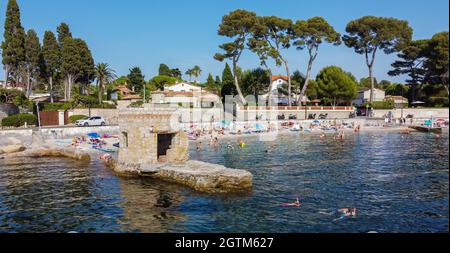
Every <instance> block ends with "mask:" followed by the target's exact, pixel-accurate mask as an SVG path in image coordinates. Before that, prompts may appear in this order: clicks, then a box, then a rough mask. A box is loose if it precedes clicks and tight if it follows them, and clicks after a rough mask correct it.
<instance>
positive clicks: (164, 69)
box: [158, 63, 172, 76]
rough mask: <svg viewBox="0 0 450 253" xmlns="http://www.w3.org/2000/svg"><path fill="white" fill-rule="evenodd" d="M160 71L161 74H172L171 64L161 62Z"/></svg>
mask: <svg viewBox="0 0 450 253" xmlns="http://www.w3.org/2000/svg"><path fill="white" fill-rule="evenodd" d="M158 73H159V75H160V76H171V75H172V71H171V69H170V68H169V66H167V65H166V64H164V63H161V64H160V65H159V70H158Z"/></svg>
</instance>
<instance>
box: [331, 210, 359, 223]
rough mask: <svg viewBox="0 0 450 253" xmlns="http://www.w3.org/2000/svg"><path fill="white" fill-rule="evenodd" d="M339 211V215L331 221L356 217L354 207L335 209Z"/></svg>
mask: <svg viewBox="0 0 450 253" xmlns="http://www.w3.org/2000/svg"><path fill="white" fill-rule="evenodd" d="M337 211H338V212H339V213H341V214H342V215H341V217H339V218H337V219H334V220H333V221H338V220H342V219H345V218H350V217H351V218H355V217H356V208H341V209H338V210H337Z"/></svg>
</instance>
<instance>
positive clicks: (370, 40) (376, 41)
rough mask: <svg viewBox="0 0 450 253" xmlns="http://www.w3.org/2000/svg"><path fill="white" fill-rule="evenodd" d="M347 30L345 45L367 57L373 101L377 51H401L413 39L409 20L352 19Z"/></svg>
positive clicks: (370, 17) (372, 17)
mask: <svg viewBox="0 0 450 253" xmlns="http://www.w3.org/2000/svg"><path fill="white" fill-rule="evenodd" d="M345 30H346V32H347V34H346V35H344V36H343V38H342V39H343V40H344V43H345V45H346V46H347V47H350V48H353V49H354V50H355V52H356V53H358V54H362V55H364V56H365V58H366V64H367V67H368V68H369V77H370V78H371V80H372V83H371V92H370V93H371V95H370V100H369V102H370V103H372V101H373V98H374V93H373V89H374V88H375V84H374V82H373V66H374V63H375V57H376V53H377V51H378V50H383V52H384V53H386V54H391V53H394V52H398V51H400V50H401V49H402V48H404V47H405V46H406V45H408V43H409V42H410V41H411V38H412V33H413V31H412V29H411V27H409V24H408V22H407V21H404V20H398V19H395V18H385V17H374V16H365V17H361V18H359V19H356V20H353V21H350V22H349V23H348V25H347V27H346V29H345Z"/></svg>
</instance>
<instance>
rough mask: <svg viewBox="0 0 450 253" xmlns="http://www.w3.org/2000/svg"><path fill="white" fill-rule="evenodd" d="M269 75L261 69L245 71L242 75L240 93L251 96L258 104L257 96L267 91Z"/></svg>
mask: <svg viewBox="0 0 450 253" xmlns="http://www.w3.org/2000/svg"><path fill="white" fill-rule="evenodd" d="M269 83H270V73H269V72H268V71H267V70H265V69H262V68H257V69H253V70H247V71H244V72H243V73H242V91H243V92H244V94H245V95H246V96H247V95H253V96H255V98H256V101H255V102H258V96H259V95H263V94H266V93H267V92H268V89H269Z"/></svg>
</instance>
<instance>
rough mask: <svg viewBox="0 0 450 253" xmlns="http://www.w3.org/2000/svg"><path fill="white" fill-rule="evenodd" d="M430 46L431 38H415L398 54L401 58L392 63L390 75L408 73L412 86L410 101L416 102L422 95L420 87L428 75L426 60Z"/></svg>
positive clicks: (409, 83) (408, 81)
mask: <svg viewBox="0 0 450 253" xmlns="http://www.w3.org/2000/svg"><path fill="white" fill-rule="evenodd" d="M428 48H429V40H414V41H411V42H410V43H409V44H408V46H406V47H404V48H403V49H402V50H401V51H400V52H399V53H398V54H397V57H398V58H399V59H398V60H396V61H395V62H394V63H392V65H391V66H392V70H390V71H389V72H388V74H389V75H390V76H399V75H407V76H408V79H406V83H407V84H408V85H410V86H411V92H410V96H409V100H410V102H414V101H416V100H417V99H418V97H419V96H420V93H419V91H420V87H421V85H423V82H424V80H425V75H426V69H425V68H424V62H425V60H426V54H427V51H428Z"/></svg>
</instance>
